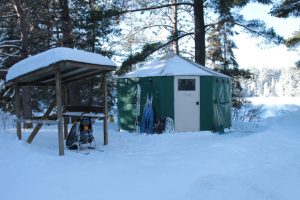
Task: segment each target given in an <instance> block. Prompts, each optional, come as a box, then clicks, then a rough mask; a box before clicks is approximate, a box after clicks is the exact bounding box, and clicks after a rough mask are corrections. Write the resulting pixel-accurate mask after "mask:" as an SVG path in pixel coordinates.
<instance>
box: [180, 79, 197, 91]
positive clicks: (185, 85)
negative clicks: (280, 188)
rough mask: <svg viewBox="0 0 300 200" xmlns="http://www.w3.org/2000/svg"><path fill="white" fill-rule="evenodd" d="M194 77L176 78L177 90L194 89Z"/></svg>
mask: <svg viewBox="0 0 300 200" xmlns="http://www.w3.org/2000/svg"><path fill="white" fill-rule="evenodd" d="M194 90H195V79H178V91H194Z"/></svg>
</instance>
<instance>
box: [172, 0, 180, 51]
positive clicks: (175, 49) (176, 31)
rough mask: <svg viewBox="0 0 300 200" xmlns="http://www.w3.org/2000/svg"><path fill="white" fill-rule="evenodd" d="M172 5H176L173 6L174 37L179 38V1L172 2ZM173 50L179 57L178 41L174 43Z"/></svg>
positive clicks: (173, 0)
mask: <svg viewBox="0 0 300 200" xmlns="http://www.w3.org/2000/svg"><path fill="white" fill-rule="evenodd" d="M172 3H173V4H174V6H173V35H174V38H177V37H178V28H177V5H176V4H177V0H172ZM173 50H174V52H175V53H176V54H177V55H179V45H178V40H175V41H174V42H173Z"/></svg>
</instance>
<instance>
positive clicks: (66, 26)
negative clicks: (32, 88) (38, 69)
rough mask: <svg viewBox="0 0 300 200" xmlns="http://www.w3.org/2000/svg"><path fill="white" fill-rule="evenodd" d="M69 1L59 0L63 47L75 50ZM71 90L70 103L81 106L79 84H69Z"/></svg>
mask: <svg viewBox="0 0 300 200" xmlns="http://www.w3.org/2000/svg"><path fill="white" fill-rule="evenodd" d="M68 3H69V1H68V0H59V6H60V9H61V31H62V36H63V42H62V44H63V46H64V47H69V48H74V40H73V36H72V29H73V25H72V21H71V18H70V11H69V4H68ZM68 88H69V95H68V96H69V98H70V99H69V100H70V101H69V102H70V104H71V105H79V104H80V85H79V83H78V82H73V83H70V84H68Z"/></svg>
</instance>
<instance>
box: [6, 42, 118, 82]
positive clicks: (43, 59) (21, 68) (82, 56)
mask: <svg viewBox="0 0 300 200" xmlns="http://www.w3.org/2000/svg"><path fill="white" fill-rule="evenodd" d="M60 61H75V62H80V63H88V64H93V65H101V66H111V67H113V69H115V68H116V66H117V65H116V64H115V63H114V62H113V61H112V60H110V59H108V58H106V57H104V56H102V55H100V54H96V53H90V52H86V51H82V50H76V49H71V48H66V47H58V48H53V49H50V50H47V51H44V52H42V53H39V54H37V55H34V56H31V57H29V58H26V59H24V60H22V61H20V62H18V63H16V64H14V65H13V66H12V67H11V68H10V69H9V70H8V73H7V75H6V81H11V80H13V79H15V78H17V77H19V76H22V75H25V74H28V73H30V72H33V71H36V70H39V69H42V68H46V67H48V66H50V65H51V64H54V63H57V62H60Z"/></svg>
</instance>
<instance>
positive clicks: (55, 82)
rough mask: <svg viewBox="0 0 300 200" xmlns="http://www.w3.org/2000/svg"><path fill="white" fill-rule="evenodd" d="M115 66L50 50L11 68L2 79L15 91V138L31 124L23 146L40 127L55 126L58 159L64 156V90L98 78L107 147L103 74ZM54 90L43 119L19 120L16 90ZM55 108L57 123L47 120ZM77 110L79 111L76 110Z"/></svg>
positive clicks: (102, 59) (95, 57)
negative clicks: (72, 85) (87, 79)
mask: <svg viewBox="0 0 300 200" xmlns="http://www.w3.org/2000/svg"><path fill="white" fill-rule="evenodd" d="M116 67H117V66H116V64H115V63H114V62H113V61H111V60H110V59H108V58H105V57H103V56H101V55H99V54H94V53H89V52H85V51H80V50H75V49H70V48H64V47H60V48H54V49H50V50H48V51H45V52H43V53H40V54H37V55H35V56H31V57H29V58H27V59H24V60H22V61H20V62H18V63H16V64H15V65H13V66H12V67H11V68H10V69H9V71H8V74H7V76H6V86H9V87H12V86H13V87H15V92H16V93H15V106H16V117H17V120H16V122H17V123H16V126H17V136H18V138H19V139H20V140H21V139H22V133H21V123H22V122H23V123H26V122H35V123H36V127H35V128H34V129H33V131H32V133H31V134H30V136H29V138H28V140H27V142H28V143H31V141H32V140H33V138H34V137H35V135H36V134H37V133H38V131H39V129H40V128H41V127H42V125H43V124H57V129H58V144H59V155H64V133H63V132H65V137H66V135H67V131H68V127H67V123H66V120H64V119H63V108H64V107H63V105H64V106H65V108H67V107H68V105H66V104H67V101H66V99H67V98H66V95H64V96H63V95H62V94H66V92H62V89H63V90H66V88H67V85H68V83H70V82H73V81H76V80H80V79H84V78H89V77H92V76H95V75H100V74H102V79H103V88H102V91H103V93H104V95H103V96H104V99H103V105H102V106H103V109H101V110H102V111H103V114H101V115H100V116H101V118H102V119H103V132H104V134H103V135H104V145H106V144H108V130H107V81H106V74H107V73H108V72H110V71H113V70H115V69H116ZM39 85H52V86H55V91H56V95H55V100H54V101H53V102H52V103H51V104H50V106H49V108H48V109H47V111H46V112H45V113H44V116H43V117H42V118H41V119H39V120H35V121H34V120H32V119H23V118H22V116H21V109H20V108H21V106H20V105H21V104H20V87H21V86H39ZM54 107H56V108H57V120H47V118H48V116H49V114H50V113H51V111H52V110H53V108H54ZM77 108H79V107H77ZM63 126H65V128H63Z"/></svg>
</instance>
